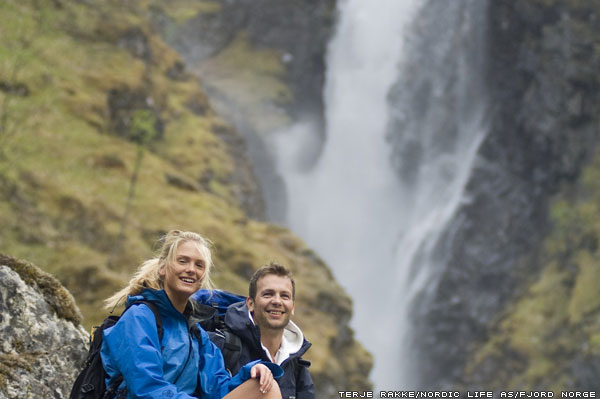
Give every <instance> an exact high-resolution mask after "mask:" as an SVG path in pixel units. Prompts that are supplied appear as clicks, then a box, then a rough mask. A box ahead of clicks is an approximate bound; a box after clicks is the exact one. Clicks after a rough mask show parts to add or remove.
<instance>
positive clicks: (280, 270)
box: [248, 262, 296, 300]
mask: <svg viewBox="0 0 600 399" xmlns="http://www.w3.org/2000/svg"><path fill="white" fill-rule="evenodd" d="M269 274H274V275H276V276H279V277H287V278H289V279H290V281H291V282H292V300H296V282H295V281H294V277H293V276H292V272H291V271H289V270H288V269H287V268H286V267H285V266H283V265H280V264H279V263H275V262H270V263H269V264H267V265H264V266H261V267H260V269H258V270H257V271H255V272H254V274H253V275H252V277H251V278H250V288H249V290H248V294H249V296H250V298H252V299H253V300H256V285H257V283H258V280H260V279H261V278H263V277H264V276H266V275H269Z"/></svg>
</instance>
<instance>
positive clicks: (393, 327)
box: [272, 0, 486, 390]
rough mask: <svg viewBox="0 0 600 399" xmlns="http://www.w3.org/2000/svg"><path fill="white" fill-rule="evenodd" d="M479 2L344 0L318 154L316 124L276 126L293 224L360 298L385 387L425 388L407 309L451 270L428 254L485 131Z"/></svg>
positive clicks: (364, 328) (357, 324)
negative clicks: (307, 158)
mask: <svg viewBox="0 0 600 399" xmlns="http://www.w3.org/2000/svg"><path fill="white" fill-rule="evenodd" d="M482 4H485V2H483V1H478V0H456V1H452V2H445V1H437V2H436V1H431V2H429V1H426V0H402V1H399V0H377V1H375V0H374V1H364V0H346V1H340V2H339V3H338V8H339V10H338V11H339V20H338V25H337V30H336V34H335V35H334V37H333V38H332V40H331V42H330V44H329V48H328V54H327V75H326V86H325V89H324V99H325V107H326V109H325V111H326V114H325V115H326V126H325V127H326V141H325V143H324V144H323V148H322V152H321V156H320V158H319V159H318V161H317V162H316V163H315V164H314V165H312V167H306V162H303V157H302V156H303V154H305V153H308V152H310V153H314V152H313V151H308V150H307V149H308V148H311V147H312V146H314V145H318V143H316V141H317V138H316V137H315V136H314V133H313V129H311V123H310V121H301V122H298V123H297V124H295V125H294V126H292V127H290V128H289V129H285V130H284V131H280V132H277V133H276V134H274V135H273V142H272V146H273V151H274V154H275V156H276V158H277V165H278V169H279V172H280V173H281V175H282V177H283V179H284V181H285V184H286V189H287V197H288V216H287V223H288V225H289V227H290V228H291V229H292V230H293V231H295V232H296V233H297V234H299V235H300V236H301V237H303V238H304V239H305V240H306V242H307V243H308V244H309V245H310V246H311V247H313V248H314V249H315V250H316V251H317V252H318V253H319V254H320V255H321V256H323V258H324V259H325V261H326V262H327V263H328V264H329V265H330V266H331V267H332V269H333V272H334V274H335V276H336V278H337V279H338V281H340V282H341V284H342V285H343V286H344V287H345V288H346V290H347V291H348V293H349V294H350V295H351V296H352V298H353V300H354V310H355V313H354V318H353V320H352V322H351V325H352V327H353V328H354V329H355V331H356V334H357V338H358V339H359V341H361V342H362V343H363V345H364V346H365V347H366V348H367V349H368V350H369V351H370V352H371V353H372V354H373V355H374V358H375V365H374V369H373V373H372V375H371V378H372V379H373V381H374V382H375V385H376V388H377V389H381V390H386V389H407V388H410V387H414V383H413V381H414V378H416V376H415V375H414V374H413V373H412V372H411V370H414V369H415V367H414V363H413V362H414V361H415V359H416V357H415V354H412V353H410V350H409V347H410V344H409V342H410V324H411V323H410V319H409V316H410V304H411V301H412V299H413V298H414V295H416V294H418V293H419V292H421V291H422V290H425V289H432V287H434V282H435V273H436V271H437V272H439V270H440V269H441V267H443V265H442V266H440V265H437V264H435V262H434V259H433V258H432V254H431V253H432V251H433V248H434V247H435V245H436V242H437V239H438V237H439V236H440V234H441V232H442V231H444V229H445V228H446V226H447V224H448V222H449V221H450V220H451V217H452V216H453V215H454V213H455V211H456V209H457V208H458V207H459V206H460V204H461V203H462V202H463V201H465V200H466V197H465V195H464V187H465V185H466V182H467V180H468V177H469V172H470V170H471V166H472V164H473V161H474V159H475V155H476V152H477V148H478V146H479V143H480V142H481V140H482V138H483V137H484V134H485V118H484V116H485V111H486V100H485V90H484V88H483V86H484V85H483V84H482V69H483V68H482V58H483V50H482V43H483V34H482V31H481V30H480V29H481V27H480V25H479V24H480V23H482V20H483V15H484V12H483V10H484V8H483V6H482ZM309 338H310V337H309ZM339 388H340V389H344V387H339Z"/></svg>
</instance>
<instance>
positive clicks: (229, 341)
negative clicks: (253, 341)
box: [222, 328, 242, 366]
mask: <svg viewBox="0 0 600 399" xmlns="http://www.w3.org/2000/svg"><path fill="white" fill-rule="evenodd" d="M222 332H223V336H224V337H225V342H224V343H223V348H222V349H223V358H224V359H225V365H232V366H233V365H235V364H237V363H238V362H239V360H240V356H241V355H242V340H241V339H240V337H238V336H237V335H235V334H234V333H233V332H231V331H230V330H229V329H228V328H226V329H223V331H222Z"/></svg>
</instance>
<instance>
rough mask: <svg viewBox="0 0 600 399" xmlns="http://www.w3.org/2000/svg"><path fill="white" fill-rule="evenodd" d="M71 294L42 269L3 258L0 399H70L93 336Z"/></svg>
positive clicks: (0, 270) (0, 262)
mask: <svg viewBox="0 0 600 399" xmlns="http://www.w3.org/2000/svg"><path fill="white" fill-rule="evenodd" d="M80 321H81V315H80V314H79V310H78V309H77V308H76V306H75V302H74V301H73V298H72V297H71V295H70V294H69V293H68V291H67V290H66V289H65V288H63V287H62V286H61V285H60V283H59V282H58V281H57V280H56V279H55V278H54V277H52V276H50V275H49V274H47V273H44V272H42V271H41V270H40V269H38V268H37V267H36V266H34V265H31V264H28V263H26V262H22V261H19V260H16V259H13V258H10V257H7V256H4V255H0V336H2V344H1V345H0V398H2V399H21V398H23V399H24V398H66V397H68V395H69V393H70V392H71V386H72V384H73V381H74V379H75V376H76V372H77V371H78V370H79V368H80V367H81V365H82V364H83V361H84V360H85V355H86V354H87V342H88V334H87V333H86V332H85V330H84V329H83V328H82V327H81V325H80V324H79V322H80Z"/></svg>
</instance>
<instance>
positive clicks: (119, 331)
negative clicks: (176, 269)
mask: <svg viewBox="0 0 600 399" xmlns="http://www.w3.org/2000/svg"><path fill="white" fill-rule="evenodd" d="M141 299H145V300H147V301H151V302H153V303H155V304H156V305H157V306H158V309H159V312H160V315H161V321H162V326H163V330H164V332H163V338H162V340H161V342H159V340H158V331H157V328H156V320H155V317H154V314H153V313H152V310H150V308H148V306H146V305H144V304H140V303H138V304H135V305H132V303H133V302H135V301H136V300H138V301H139V300H141ZM127 306H128V307H131V308H129V309H128V310H127V311H126V312H124V313H123V315H122V316H121V318H120V319H119V321H118V322H117V324H115V325H114V326H113V327H111V328H108V329H106V330H105V331H104V340H103V342H102V349H101V352H100V353H101V356H102V363H103V365H104V369H105V370H106V373H107V374H108V378H107V380H106V385H107V386H109V384H110V383H111V381H112V380H113V379H114V378H115V377H117V376H119V375H120V374H122V375H123V378H124V380H123V383H122V384H121V386H120V387H119V389H120V390H122V389H124V388H125V387H127V398H130V399H134V398H135V399H192V398H194V397H193V396H191V395H192V394H193V393H194V392H195V391H196V386H197V384H198V383H200V387H201V391H200V392H197V393H198V394H199V396H198V397H199V398H201V399H220V398H222V397H223V396H225V395H227V394H228V393H229V392H230V391H232V390H233V389H235V388H236V387H237V386H238V385H240V384H241V383H242V382H244V381H246V380H247V379H248V378H250V369H251V368H252V366H254V365H255V364H256V363H258V362H256V361H255V362H251V363H248V364H246V365H245V366H244V367H243V368H242V369H241V370H240V371H239V373H238V374H236V375H235V376H234V377H231V376H230V375H229V373H228V372H227V371H226V369H225V366H224V363H223V355H222V354H221V351H220V350H219V349H218V348H217V347H216V346H215V345H214V344H213V343H212V342H210V340H209V338H208V334H207V333H206V331H204V330H203V329H202V328H201V327H200V326H199V325H197V328H198V329H199V330H200V334H201V343H200V345H199V344H198V341H197V340H196V338H195V335H194V334H193V333H192V332H191V331H190V328H189V327H188V320H187V318H186V317H185V316H184V315H183V314H181V313H180V312H179V311H177V310H176V309H175V308H174V307H173V305H172V304H171V301H170V300H169V298H168V297H167V295H166V293H165V291H164V290H153V289H145V290H143V291H142V293H141V294H140V295H139V296H134V297H129V298H128V299H127ZM268 366H270V365H268ZM270 368H271V367H270ZM273 374H276V372H274V373H273Z"/></svg>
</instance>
